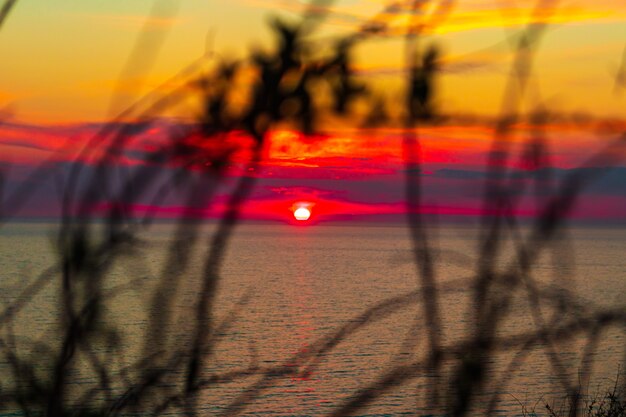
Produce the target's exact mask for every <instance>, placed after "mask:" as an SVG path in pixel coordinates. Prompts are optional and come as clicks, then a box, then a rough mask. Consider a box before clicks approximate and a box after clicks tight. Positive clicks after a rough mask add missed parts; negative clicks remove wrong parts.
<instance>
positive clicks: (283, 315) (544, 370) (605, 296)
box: [0, 222, 626, 416]
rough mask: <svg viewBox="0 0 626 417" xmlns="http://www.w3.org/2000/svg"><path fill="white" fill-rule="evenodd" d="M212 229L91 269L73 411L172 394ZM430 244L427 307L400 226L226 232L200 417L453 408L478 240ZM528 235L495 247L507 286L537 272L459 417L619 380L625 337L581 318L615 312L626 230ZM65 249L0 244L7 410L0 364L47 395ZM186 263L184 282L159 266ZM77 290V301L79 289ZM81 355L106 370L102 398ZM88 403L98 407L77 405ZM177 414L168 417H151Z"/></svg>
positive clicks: (29, 231)
mask: <svg viewBox="0 0 626 417" xmlns="http://www.w3.org/2000/svg"><path fill="white" fill-rule="evenodd" d="M98 227H100V226H95V228H96V229H98ZM216 230H217V229H216V226H215V225H204V226H194V227H193V228H190V229H189V230H186V231H184V232H179V235H180V236H182V237H183V239H182V241H183V242H184V243H185V244H184V245H183V246H182V249H181V247H179V248H178V249H176V250H174V251H173V250H172V241H173V240H174V236H177V234H176V233H177V226H176V225H174V224H155V225H152V226H151V227H149V228H147V229H145V230H142V231H140V232H139V237H138V238H137V239H136V240H135V241H133V242H132V243H130V244H128V245H127V246H125V247H124V248H123V249H122V250H120V251H119V253H116V254H115V256H113V257H112V258H111V259H110V262H108V263H106V264H103V265H104V266H102V270H104V271H105V272H104V273H103V275H102V276H99V277H98V278H93V279H99V280H100V281H99V282H100V283H101V286H102V288H103V290H102V291H103V292H102V294H101V295H102V302H101V305H99V306H98V319H97V320H98V323H99V324H98V328H97V330H96V332H97V334H96V335H95V336H94V337H93V338H92V339H91V341H90V343H91V345H90V347H88V348H78V349H77V352H76V353H75V357H74V358H75V363H74V364H73V365H72V366H70V367H68V371H67V376H66V381H65V384H67V387H68V389H67V393H68V394H67V397H68V398H67V401H66V404H67V407H73V406H74V404H83V405H84V404H85V401H83V402H82V403H81V402H80V401H81V398H83V399H84V398H92V399H93V404H94V405H95V406H97V405H98V404H101V403H103V402H104V401H106V399H107V398H109V400H110V399H111V398H116V396H117V397H121V396H123V395H125V394H124V393H127V392H128V391H127V390H128V387H129V386H130V385H132V384H133V383H136V382H137V381H139V378H140V375H142V374H141V369H147V368H149V367H150V364H151V363H152V364H153V365H154V366H155V367H156V368H158V367H165V366H170V367H172V369H174V368H175V369H177V370H176V371H173V373H174V374H175V375H174V376H172V377H170V378H165V379H164V381H163V383H162V384H160V388H162V391H158V392H160V394H157V395H156V396H157V397H158V398H156V399H154V398H153V399H152V401H157V400H158V399H164V398H165V397H166V396H167V395H166V394H165V393H172V392H175V391H176V386H177V385H176V384H178V383H179V382H180V381H182V380H183V379H184V378H185V369H186V368H185V366H183V365H180V364H185V363H186V362H187V361H188V357H187V356H185V355H186V354H187V353H188V352H189V351H190V347H191V346H192V345H193V341H194V335H195V334H196V332H197V329H198V328H199V326H198V323H199V321H198V319H197V305H198V300H199V298H200V294H201V293H202V288H203V287H202V286H203V283H204V280H203V277H205V276H206V270H207V265H206V259H207V256H209V255H208V254H209V253H210V250H211V238H212V236H214V234H215V233H216ZM427 234H428V246H429V248H430V253H431V255H432V264H433V274H434V281H435V283H436V286H435V288H436V289H437V291H436V293H434V294H430V295H429V297H431V298H429V299H428V300H427V299H426V296H425V295H424V292H423V291H421V290H420V288H421V286H422V281H421V276H420V273H419V268H418V267H417V266H416V262H415V259H416V257H415V252H414V250H413V243H412V240H411V237H410V233H409V230H408V229H407V227H405V226H403V225H399V224H398V225H396V224H394V225H385V224H366V223H365V224H358V223H344V224H323V223H321V224H312V225H310V226H300V225H299V226H296V225H290V224H282V223H280V224H279V223H277V224H247V223H246V224H241V225H238V226H237V227H236V228H235V230H234V232H233V235H232V236H231V238H230V240H229V241H228V242H227V246H226V247H225V252H224V256H223V257H222V258H220V262H221V264H220V267H219V269H218V272H217V279H216V280H215V285H214V287H212V288H211V291H210V297H209V304H208V310H207V311H209V312H210V314H209V317H207V318H205V319H203V320H202V321H201V327H203V328H204V329H205V330H207V334H208V340H209V342H208V344H207V346H205V348H206V351H205V360H204V361H203V368H202V370H201V375H200V379H201V380H203V381H205V382H206V383H205V385H203V386H202V389H201V390H200V391H199V394H198V395H197V397H196V402H195V403H194V407H196V409H197V410H198V413H199V415H245V416H322V415H332V414H333V413H335V415H337V414H341V413H342V412H343V411H342V410H348V409H349V405H350V404H352V405H355V404H356V405H355V406H354V408H353V409H351V411H350V412H351V413H352V414H351V415H357V416H404V415H411V416H412V415H415V416H418V415H419V416H421V415H443V414H444V413H445V412H446V411H445V410H449V409H450V408H449V407H450V406H451V404H454V403H455V398H456V397H455V395H456V392H457V391H456V390H455V387H456V386H457V385H455V381H458V378H457V377H456V375H458V373H459V369H460V365H459V364H460V363H467V361H468V360H471V354H470V353H469V348H467V346H468V344H467V341H469V340H472V338H473V337H474V336H475V335H476V334H477V333H479V332H481V330H484V329H481V328H480V327H479V326H477V317H478V316H477V311H479V310H480V307H481V306H478V305H477V302H476V299H475V294H476V291H475V288H476V286H475V283H476V273H477V271H478V268H479V265H480V264H481V262H480V261H481V255H480V254H481V236H482V234H481V229H480V227H479V226H478V225H475V224H474V225H445V224H440V225H430V226H429V227H428V228H427ZM185 236H188V238H185ZM194 236H195V238H196V239H195V240H194ZM531 236H532V229H531V228H530V226H520V228H519V229H518V230H516V231H515V232H511V231H507V232H505V233H503V241H502V242H501V244H500V250H499V252H498V258H497V260H496V261H495V262H494V263H495V266H494V269H495V270H496V271H519V270H520V268H521V267H520V265H519V262H520V261H519V259H520V258H519V255H520V253H521V252H520V248H525V250H526V251H529V252H532V253H536V254H537V256H536V257H534V256H532V257H531V261H530V265H529V268H528V271H527V272H526V273H525V274H523V280H522V281H523V282H522V281H519V282H517V283H516V282H514V281H512V280H509V281H502V282H500V283H499V284H498V285H495V286H494V288H493V292H492V293H491V296H492V297H494V299H495V297H499V298H500V299H507V300H509V302H508V304H507V305H506V306H505V307H502V311H500V312H499V314H498V318H497V319H495V320H494V321H493V323H492V324H493V325H494V326H495V335H496V339H497V340H502V343H501V345H500V344H498V343H499V342H496V344H495V347H494V349H493V350H491V351H489V353H488V354H486V356H485V364H486V369H487V371H486V374H485V375H484V377H483V378H482V381H483V383H482V384H478V383H477V382H476V381H477V380H478V379H474V380H473V382H472V384H473V385H472V386H473V388H472V389H473V390H474V391H473V392H475V393H477V395H475V396H473V397H472V398H473V401H472V402H471V404H470V410H471V411H470V413H469V414H470V415H485V414H486V413H487V412H488V411H489V410H490V411H491V412H492V414H493V415H497V416H516V415H529V414H530V413H531V412H533V411H534V412H535V413H537V415H546V413H547V411H546V408H545V406H546V404H548V405H550V406H551V407H552V408H558V407H561V406H564V404H565V403H564V402H565V401H566V399H565V395H566V393H567V390H568V389H571V388H572V387H574V386H576V387H578V386H580V387H581V392H582V393H583V394H585V395H589V396H593V395H596V394H602V393H603V392H604V391H605V390H606V389H609V388H611V387H613V386H614V384H615V381H616V378H618V374H620V373H623V371H624V367H625V365H626V364H625V359H626V343H625V342H626V339H625V335H626V328H625V327H624V326H623V325H607V326H602V327H594V326H593V324H594V323H593V321H591V322H589V320H587V321H584V318H586V317H593V316H594V314H596V312H606V311H618V312H619V311H621V312H624V311H626V256H625V254H626V229H625V228H623V227H615V228H610V227H592V226H584V227H583V226H580V227H571V228H569V229H566V230H562V231H560V232H559V233H558V234H557V235H556V236H555V237H554V239H552V240H550V241H542V242H534V241H533V240H532V238H531ZM62 246H63V245H62V243H60V241H59V239H58V225H56V224H53V223H41V222H40V223H32V222H31V223H28V222H24V223H11V224H7V225H4V226H3V227H2V229H0V271H2V272H1V274H2V278H1V280H2V281H1V287H0V288H1V290H0V303H1V304H0V308H1V309H0V312H3V313H6V311H7V310H6V309H7V308H8V307H10V306H13V307H15V306H16V305H18V306H19V307H18V308H17V309H15V311H14V314H13V316H12V317H11V319H10V320H6V321H4V322H3V323H2V331H1V332H0V335H1V336H0V337H1V338H2V346H3V355H2V356H1V357H0V374H3V375H4V376H3V377H2V378H0V379H1V380H2V383H1V384H0V389H2V394H3V395H6V393H7V392H10V391H9V390H10V389H11V387H13V385H12V384H14V383H15V378H14V375H15V369H14V368H13V367H12V366H13V365H12V362H11V361H10V360H9V359H7V358H8V354H9V353H10V352H13V353H15V354H16V355H17V356H18V357H20V358H21V359H20V360H21V361H23V362H24V363H25V364H30V366H31V369H32V371H33V374H34V375H35V378H36V379H38V380H39V381H42V383H43V384H44V385H45V383H47V382H49V381H50V380H51V375H52V372H53V369H54V364H55V363H57V362H55V360H56V358H57V356H58V355H57V356H55V352H58V349H59V347H60V346H61V343H62V340H63V337H62V335H63V330H62V329H63V323H64V317H65V316H64V314H63V308H62V306H63V303H62V302H61V300H62V289H63V282H62V280H61V275H60V273H59V259H60V255H59V252H60V251H61V249H59V248H61V247H62ZM176 251H179V252H180V253H179V252H176ZM187 258H188V266H187V267H186V268H184V269H182V268H178V267H177V268H174V269H172V268H171V265H172V263H173V262H174V263H175V265H182V264H184V260H185V259H187ZM168 264H169V266H170V268H169V269H168ZM85 280H87V278H85ZM74 285H75V288H76V291H77V294H82V293H80V291H88V289H89V288H91V287H90V286H89V285H88V284H87V283H86V282H79V283H76V284H74ZM157 288H161V289H162V290H163V291H164V292H163V295H164V297H162V299H161V301H160V303H162V304H159V302H157V301H155V300H156V298H155V296H154V294H155V291H156V289H157ZM428 301H431V302H432V303H430V304H432V305H436V307H437V312H438V316H439V325H438V328H437V329H436V331H435V333H436V337H437V338H438V339H439V340H440V343H441V346H442V349H443V350H444V352H445V354H443V355H442V357H441V361H440V362H439V364H438V365H437V366H436V367H435V366H433V363H432V361H431V360H430V359H429V358H430V357H429V355H428V353H429V352H430V350H429V346H430V344H429V343H430V337H431V336H432V335H433V332H432V328H431V327H429V325H428V321H427V319H426V313H425V311H426V310H425V308H424V305H425V302H428ZM76 303H78V304H77V306H76V308H79V304H80V302H78V301H77V302H76ZM155 316H159V317H161V321H158V322H156V321H155V319H154V317H155ZM163 317H165V318H163ZM155 323H156V324H158V326H156V329H155ZM572 323H579V325H572ZM590 323H591V324H590ZM568 326H569V327H568ZM533 335H534V336H533ZM464 346H465V347H466V348H464ZM86 352H91V353H90V354H92V355H95V357H97V358H100V362H99V363H100V365H101V366H104V367H105V368H106V369H108V372H109V373H110V384H109V385H107V387H108V388H106V389H105V388H103V386H102V385H103V384H102V380H101V379H100V376H101V374H99V372H98V368H97V367H96V366H95V365H94V363H95V362H94V361H91V360H90V359H89V355H88V354H87V353H86ZM163 352H170V353H171V352H177V353H175V354H172V355H171V356H168V358H169V359H168V360H169V362H168V361H166V360H162V359H159V358H163V356H158V355H159V354H162V353H163ZM150 355H156V356H150ZM165 356H167V353H166V354H165ZM468 357H470V359H468ZM155 358H156V359H155ZM172 361H174V362H172ZM177 361H178V362H177ZM464 361H465V362H464ZM89 390H93V391H94V392H95V394H94V395H93V396H92V397H84V395H86V394H85V393H86V392H88V391H89ZM103 391H108V392H103ZM155 392H156V391H155ZM33 395H34V394H33ZM358 398H360V400H357V399H358ZM33 401H35V400H33ZM87 402H88V401H87ZM7 404H8V403H7ZM7 407H8V406H6V405H2V404H0V415H20V411H19V409H10V407H9V408H7ZM147 410H148V409H147V408H146V409H142V408H141V407H140V406H136V407H135V408H132V407H131V408H129V409H128V413H129V415H131V414H132V415H148V414H149V413H148V411H147ZM183 411H184V408H183V407H177V406H176V404H175V402H173V403H172V404H171V405H169V406H167V407H166V408H165V409H164V410H163V414H165V415H184V414H183Z"/></svg>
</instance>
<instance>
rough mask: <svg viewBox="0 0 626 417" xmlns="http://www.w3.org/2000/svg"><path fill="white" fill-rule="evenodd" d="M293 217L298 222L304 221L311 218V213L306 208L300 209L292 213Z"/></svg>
mask: <svg viewBox="0 0 626 417" xmlns="http://www.w3.org/2000/svg"><path fill="white" fill-rule="evenodd" d="M293 217H294V218H295V219H296V220H298V221H306V220H309V217H311V211H310V210H309V209H308V208H306V207H300V208H298V209H296V210H295V211H294V212H293Z"/></svg>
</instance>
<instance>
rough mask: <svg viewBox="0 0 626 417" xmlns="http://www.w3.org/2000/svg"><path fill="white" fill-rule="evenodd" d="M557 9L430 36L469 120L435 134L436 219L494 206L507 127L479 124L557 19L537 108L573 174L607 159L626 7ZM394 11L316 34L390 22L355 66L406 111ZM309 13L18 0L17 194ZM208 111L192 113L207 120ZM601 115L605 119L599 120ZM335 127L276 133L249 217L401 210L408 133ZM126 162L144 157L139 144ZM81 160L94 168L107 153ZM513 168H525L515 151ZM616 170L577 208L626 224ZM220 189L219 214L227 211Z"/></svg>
mask: <svg viewBox="0 0 626 417" xmlns="http://www.w3.org/2000/svg"><path fill="white" fill-rule="evenodd" d="M555 3H558V4H557V6H556V8H555V10H554V12H553V13H546V11H545V10H543V11H539V12H537V11H536V10H534V9H533V8H534V4H535V3H534V2H530V1H522V0H518V1H512V0H500V1H495V0H494V1H487V0H472V1H459V2H457V4H456V5H455V7H454V8H453V9H452V10H451V12H450V14H449V16H448V18H447V19H446V20H445V21H443V22H442V23H441V24H440V25H438V26H437V27H436V28H434V29H428V28H427V29H426V30H425V40H426V42H436V43H437V44H438V45H439V46H440V48H441V50H442V51H443V58H442V60H443V62H442V72H441V75H440V77H439V78H438V80H437V87H438V89H437V92H438V94H437V98H436V104H437V108H438V109H440V110H441V111H442V112H443V113H446V114H452V115H463V116H464V117H463V118H459V119H458V120H455V121H454V122H450V123H447V124H445V125H442V126H436V127H427V128H423V129H422V130H421V131H420V139H421V141H422V142H421V146H422V150H423V162H424V165H423V170H422V173H421V175H422V177H423V182H424V187H425V199H424V202H423V208H422V210H423V211H424V212H425V213H432V214H437V215H444V216H445V215H450V216H469V217H475V216H478V215H480V214H483V211H482V210H483V209H482V205H481V199H482V196H483V194H482V192H481V187H482V185H483V183H484V171H485V168H484V167H485V164H486V155H487V152H488V150H489V149H490V144H491V141H492V139H493V135H494V132H493V128H492V125H491V124H489V123H486V122H485V123H480V122H477V120H479V121H485V120H493V119H494V118H496V117H497V116H498V114H499V112H500V110H501V108H502V102H503V94H504V92H505V90H506V85H507V80H508V77H509V74H510V67H511V61H512V56H513V54H512V41H511V39H514V37H515V35H516V34H517V33H519V30H520V29H521V28H523V27H524V25H526V24H528V23H529V22H530V21H533V22H535V23H538V22H543V23H549V24H550V25H549V29H548V31H547V33H546V36H545V38H544V39H543V41H542V43H541V45H540V48H539V49H538V53H537V55H536V59H535V62H534V64H535V68H536V69H537V70H536V71H534V72H533V74H532V76H531V78H530V83H529V85H530V87H529V94H528V98H527V99H526V100H525V101H524V103H523V106H522V110H528V109H532V108H535V107H537V106H543V107H546V108H549V109H550V111H552V112H554V113H555V114H558V115H560V118H557V120H555V121H553V122H551V123H550V124H549V125H548V126H547V127H546V129H545V130H546V131H545V134H546V136H547V143H548V144H549V147H550V148H549V149H550V160H551V163H552V164H553V166H554V167H555V172H556V175H557V177H558V178H560V177H561V176H564V175H566V174H567V173H571V172H573V170H576V169H579V168H580V167H581V166H582V167H584V168H585V169H601V168H604V166H588V164H589V162H588V160H589V158H590V156H591V155H593V154H594V153H595V152H598V151H600V150H601V149H603V148H604V147H605V146H606V145H607V144H608V143H609V142H610V141H611V140H612V139H613V138H614V137H616V136H617V133H616V132H619V131H620V129H622V128H623V123H622V122H621V121H620V120H621V119H623V115H622V114H623V109H624V108H626V106H625V105H626V92H625V91H622V90H623V86H622V85H621V84H620V83H619V82H616V79H618V78H619V74H621V71H624V66H626V63H624V62H623V61H624V56H626V55H625V54H626V52H625V46H626V25H625V24H624V23H626V22H625V20H626V4H625V3H624V2H622V1H618V0H603V1H602V2H598V1H593V0H577V1H560V2H555ZM386 5H388V3H387V2H382V1H378V0H346V1H337V2H334V3H333V5H332V6H331V13H330V14H329V17H328V19H327V20H326V21H325V22H324V23H323V24H321V25H320V27H319V28H317V31H316V32H315V33H314V34H313V35H311V42H312V44H314V45H323V44H324V41H325V40H327V39H334V38H336V37H338V36H341V35H344V34H348V33H352V32H354V31H355V30H358V28H359V27H361V26H362V25H363V24H364V23H365V22H368V21H372V19H375V21H376V22H383V23H385V24H387V25H388V28H389V33H390V34H391V35H390V36H380V37H374V38H372V39H371V40H368V41H367V42H364V43H363V44H360V45H359V46H358V47H357V48H356V49H355V51H354V58H355V62H354V64H355V69H356V71H357V73H358V74H359V76H361V77H362V78H363V79H365V80H367V82H368V83H369V84H370V85H372V86H373V88H375V89H376V91H377V92H379V93H380V94H382V96H383V97H384V98H385V99H386V100H387V101H388V102H389V103H390V105H391V106H393V105H394V103H395V104H397V103H398V102H400V103H401V102H402V89H403V78H402V74H403V71H404V47H405V46H404V37H403V36H402V33H403V31H404V28H405V26H406V22H407V16H408V15H407V13H406V11H403V10H402V9H401V8H396V9H393V10H392V11H391V12H390V8H389V7H387V9H386V10H387V12H386V13H382V14H381V13H380V12H381V10H385V6H386ZM305 7H306V4H305V2H304V1H299V0H280V1H270V0H231V1H207V0H186V1H175V0H157V1H148V0H136V1H132V2H128V1H127V2H110V1H108V2H105V1H89V2H85V1H79V0H58V1H55V2H49V1H47V0H30V1H29V0H21V1H18V2H17V4H16V6H15V8H14V9H13V10H12V12H11V14H10V16H9V18H8V19H7V21H6V22H5V24H4V25H3V27H2V29H1V30H0V62H1V63H2V65H0V123H1V124H0V164H2V165H1V166H2V167H3V172H5V174H6V183H7V189H8V190H9V191H10V190H13V189H17V187H18V186H19V184H20V183H22V182H23V181H24V178H27V173H28V172H32V170H33V169H35V167H38V166H41V164H42V163H43V162H44V161H49V160H50V158H52V159H53V160H54V164H53V165H54V166H62V165H63V166H65V165H64V164H66V163H67V162H69V161H72V160H75V158H76V155H77V154H78V152H79V150H80V149H81V148H82V147H84V146H85V145H86V143H88V140H89V138H90V137H92V136H93V135H94V134H95V132H96V131H97V129H98V127H100V126H102V125H103V124H104V123H106V122H107V121H108V120H110V119H111V117H112V116H113V115H115V114H117V113H118V112H119V111H120V110H121V109H123V108H125V106H127V105H129V104H131V103H133V102H134V101H136V100H138V99H139V98H140V97H142V96H143V95H145V94H146V93H148V92H149V91H152V90H154V89H155V88H158V87H159V86H166V88H167V87H168V86H169V83H171V82H172V79H173V78H172V77H173V76H175V75H176V74H179V73H180V71H181V70H182V69H184V68H186V67H187V66H188V65H189V64H190V63H193V62H196V61H197V60H198V59H199V58H200V57H202V56H204V55H206V54H209V55H210V56H211V57H212V58H211V59H213V60H214V61H217V60H219V59H222V58H226V59H241V58H243V57H246V56H248V54H249V53H250V51H251V50H254V49H259V48H260V49H269V48H271V45H272V41H273V37H272V33H271V31H270V30H269V28H268V19H269V17H270V16H273V15H278V16H281V17H282V18H284V19H288V20H292V21H295V20H297V19H298V18H299V16H300V14H301V13H302V11H303V10H304V9H305ZM427 13H428V11H426V14H427ZM209 61H210V60H209ZM210 68H211V67H210V63H208V64H207V71H209V70H210ZM193 104H194V103H187V105H186V106H183V107H184V110H182V112H186V114H187V115H188V114H193V112H194V111H195V110H194V107H193ZM167 116H168V117H174V116H176V117H180V115H179V114H175V115H167ZM589 120H596V121H597V120H601V122H594V123H584V122H585V121H589ZM322 130H323V134H320V135H318V136H317V137H316V138H315V140H312V139H311V138H307V137H305V136H303V135H301V134H300V133H298V132H296V131H294V130H293V129H289V128H280V129H276V130H275V131H274V132H272V135H271V140H270V141H269V143H268V144H267V149H266V150H265V159H264V161H263V169H262V170H261V171H260V172H259V173H258V174H257V175H258V176H259V184H258V187H257V188H256V190H255V192H254V194H253V196H252V199H251V201H250V203H249V204H248V205H247V206H246V208H245V210H246V212H245V216H246V217H247V218H252V219H261V220H263V219H270V220H285V219H288V218H289V216H290V213H291V211H293V207H294V204H295V205H297V204H301V203H306V204H310V205H311V210H312V212H313V215H314V216H313V217H314V218H317V219H319V220H320V221H322V220H333V219H344V220H345V219H352V218H354V219H370V218H378V219H392V218H395V217H401V216H402V214H403V213H404V211H405V206H404V195H403V185H402V184H403V180H404V162H403V160H402V146H401V144H402V132H400V131H398V129H393V128H389V129H359V128H358V127H355V126H344V125H341V126H336V125H333V124H332V123H328V124H326V125H324V126H323V127H322ZM532 134H533V131H532V129H531V128H530V127H529V126H527V125H524V124H521V125H519V126H518V127H517V128H516V129H515V134H514V135H512V137H511V138H509V139H508V140H509V141H510V142H511V143H512V146H513V149H516V150H521V149H523V146H524V145H523V142H524V140H526V139H528V137H529V136H531V135H532ZM150 135H153V136H154V137H155V138H156V137H161V136H163V135H164V133H163V132H162V131H160V128H155V130H154V131H152V132H149V134H147V135H143V136H142V137H141V138H140V139H138V140H137V141H136V142H137V143H134V144H133V145H132V146H133V147H135V148H134V149H132V151H134V152H135V153H137V152H139V151H141V149H143V148H142V146H143V147H145V146H148V145H149V144H150V141H151V136H150ZM126 162H127V163H128V165H129V166H131V167H134V166H138V165H140V164H141V160H140V158H135V157H133V154H132V152H131V150H129V155H128V157H127V161H126ZM80 163H82V164H84V165H85V166H86V169H87V170H89V169H90V168H93V167H92V166H91V165H93V161H87V160H85V161H80ZM511 164H512V168H513V169H514V170H519V171H520V172H522V171H523V170H524V167H523V164H521V163H519V161H518V160H517V159H515V158H514V159H513V161H512V162H511ZM516 164H517V165H516ZM613 164H616V165H617V166H618V168H617V169H615V170H613V171H611V172H609V173H607V174H606V175H603V176H602V177H601V178H600V180H598V182H597V183H596V184H594V185H592V186H591V188H590V189H589V191H588V192H587V194H586V195H585V198H583V199H582V200H581V202H580V204H579V206H578V209H577V211H576V213H575V217H577V218H581V219H590V220H598V221H600V220H602V221H619V222H623V221H624V220H626V216H625V215H624V213H626V192H625V191H624V190H626V170H624V168H623V167H624V166H625V165H624V163H623V159H619V158H617V161H613ZM600 165H606V164H605V163H604V162H603V163H601V164H600ZM50 170H51V172H52V170H53V168H50ZM61 170H62V168H61ZM51 176H52V174H51V175H50V176H49V177H51ZM47 180H49V178H48V179H47ZM48 182H50V183H48ZM48 182H45V181H44V182H43V183H42V184H40V185H39V188H38V190H39V191H38V192H37V195H36V196H34V197H33V203H31V204H30V205H29V206H28V207H27V208H25V209H24V210H25V211H24V215H41V216H46V215H52V214H54V213H55V212H58V204H59V203H58V198H57V197H55V191H53V187H52V184H51V181H48ZM227 188H228V186H226V187H225V189H226V190H227ZM225 192H226V191H224V193H225ZM220 198H222V200H223V198H224V197H223V196H222V197H218V204H216V205H215V206H214V207H213V208H212V209H211V210H209V209H207V211H206V212H207V215H209V216H210V215H215V213H219V201H220ZM168 204H169V205H168V206H167V207H161V208H160V209H161V211H162V213H163V215H164V216H167V215H168V213H170V214H172V213H174V214H175V213H177V211H176V210H177V207H179V206H180V204H181V202H180V201H176V200H175V199H174V200H171V201H169V203H168ZM138 209H139V210H140V209H141V208H138ZM535 212H536V207H535V202H534V201H533V200H532V199H529V200H528V201H526V202H523V203H522V204H521V206H520V210H519V214H520V216H528V217H532V216H533V214H534V213H535ZM211 213H214V214H211ZM394 216H395V217H394Z"/></svg>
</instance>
